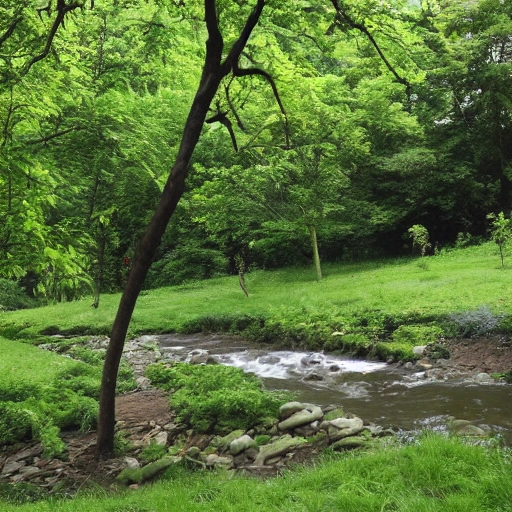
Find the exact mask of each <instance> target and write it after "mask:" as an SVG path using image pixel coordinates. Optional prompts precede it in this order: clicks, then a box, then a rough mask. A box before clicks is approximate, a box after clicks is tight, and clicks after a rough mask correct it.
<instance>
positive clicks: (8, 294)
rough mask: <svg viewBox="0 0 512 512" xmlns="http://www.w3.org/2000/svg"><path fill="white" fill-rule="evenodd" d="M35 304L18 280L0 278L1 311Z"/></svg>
mask: <svg viewBox="0 0 512 512" xmlns="http://www.w3.org/2000/svg"><path fill="white" fill-rule="evenodd" d="M32 305H33V302H32V301H31V300H30V298H29V297H28V296H27V295H26V294H25V293H24V291H23V290H22V289H21V287H20V286H19V285H18V283H17V282H16V281H12V280H11V279H2V278H0V311H13V310H15V309H23V308H28V307H30V306H32Z"/></svg>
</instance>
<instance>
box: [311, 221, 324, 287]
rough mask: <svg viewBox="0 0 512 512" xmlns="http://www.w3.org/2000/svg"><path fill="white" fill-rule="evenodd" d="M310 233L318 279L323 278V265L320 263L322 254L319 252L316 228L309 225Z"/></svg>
mask: <svg viewBox="0 0 512 512" xmlns="http://www.w3.org/2000/svg"><path fill="white" fill-rule="evenodd" d="M308 228H309V235H310V237H311V248H312V249H313V261H314V262H315V270H316V280H317V281H321V280H322V267H321V265H320V255H319V254H318V241H317V239H316V228H315V226H313V225H309V226H308Z"/></svg>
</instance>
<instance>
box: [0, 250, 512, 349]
mask: <svg viewBox="0 0 512 512" xmlns="http://www.w3.org/2000/svg"><path fill="white" fill-rule="evenodd" d="M505 261H506V263H507V260H505ZM324 276H325V277H324V279H323V280H322V281H320V282H317V281H315V278H314V271H313V269H312V268H288V269H283V270H275V271H263V270H257V271H253V272H250V273H248V274H247V275H246V284H247V287H248V290H249V294H250V296H249V297H245V295H244V294H243V293H242V291H241V289H240V287H239V285H238V278H237V277H236V276H232V277H231V276H230V277H222V278H217V279H211V280H208V281H200V282H194V283H190V284H186V285H182V286H176V287H169V288H160V289H156V290H149V291H144V292H142V294H141V296H140V297H139V300H138V302H137V306H136V308H135V311H134V315H133V319H132V322H131V327H130V334H131V335H135V334H140V333H148V332H152V333H156V332H183V331H191V330H201V328H203V329H204V328H205V326H207V322H206V323H205V322H201V319H210V320H212V322H213V324H212V326H211V328H212V330H225V329H223V328H222V325H223V323H222V321H221V320H222V318H227V319H233V318H236V317H239V318H243V317H251V316H252V317H258V318H261V317H262V318H266V319H271V320H273V321H283V322H285V323H288V324H295V325H301V324H311V323H314V322H315V321H316V320H318V319H321V320H323V321H326V322H327V323H328V324H329V325H330V326H331V327H332V328H333V329H335V328H336V326H337V325H339V324H343V322H344V321H345V320H346V319H349V318H352V317H358V316H359V317H360V316H364V314H365V313H367V312H380V313H381V314H387V315H391V316H397V317H403V316H406V317H407V316H412V317H414V318H418V319H420V320H421V319H423V320H425V319H441V318H443V317H445V316H446V315H449V314H451V313H457V312H465V311H472V310H475V309H477V308H479V307H481V306H486V307H488V308H489V309H490V310H491V311H493V312H496V313H500V314H505V315H509V314H510V313H512V294H511V287H510V282H511V278H512V261H511V262H510V265H506V266H505V268H501V263H500V259H499V255H498V252H497V248H496V246H495V244H490V243H489V244H485V245H482V246H478V247H469V248H466V249H460V250H452V251H447V252H442V253H441V254H439V255H438V256H432V257H426V258H421V259H420V258H410V259H395V260H383V261H373V262H365V263H358V264H345V263H339V264H326V265H324ZM119 297H120V296H119V294H113V295H103V296H102V297H101V301H100V306H99V307H98V309H95V308H93V307H91V303H92V298H85V299H83V300H80V301H76V302H69V303H60V304H55V305H50V306H46V307H43V308H36V309H30V310H19V311H14V312H4V313H0V334H1V335H3V336H5V337H7V338H25V339H27V340H31V339H35V338H37V337H39V336H40V335H41V334H42V333H46V334H56V333H59V332H68V333H76V334H94V333H102V334H107V333H108V332H109V329H110V326H111V324H112V322H113V318H114V316H115V312H116V308H117V304H118V302H119ZM215 319H220V321H219V325H218V326H216V325H215ZM198 326H199V327H198ZM276 341H279V340H276Z"/></svg>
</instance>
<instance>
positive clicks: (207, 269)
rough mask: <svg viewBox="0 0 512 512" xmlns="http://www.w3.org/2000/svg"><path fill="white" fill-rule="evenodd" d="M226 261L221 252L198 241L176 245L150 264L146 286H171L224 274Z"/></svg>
mask: <svg viewBox="0 0 512 512" xmlns="http://www.w3.org/2000/svg"><path fill="white" fill-rule="evenodd" d="M228 263H229V262H228V259H227V258H226V256H224V254H222V252H220V251H218V250H216V249H208V248H204V247H201V246H200V245H199V243H198V242H194V243H189V244H187V245H183V246H179V247H177V248H176V249H175V250H174V251H172V253H169V254H167V255H166V256H164V257H163V258H162V259H161V260H159V261H156V262H155V263H154V264H153V265H152V267H151V269H150V270H149V272H148V277H147V279H146V287H147V288H158V287H161V286H173V285H178V284H182V283H184V282H186V281H195V280H200V279H208V278H211V277H215V276H220V275H224V274H226V272H227V268H228Z"/></svg>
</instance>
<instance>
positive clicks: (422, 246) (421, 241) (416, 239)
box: [407, 224, 432, 257]
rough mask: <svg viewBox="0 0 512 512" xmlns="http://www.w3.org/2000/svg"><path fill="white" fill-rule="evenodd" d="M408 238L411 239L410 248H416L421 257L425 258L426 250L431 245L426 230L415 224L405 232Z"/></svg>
mask: <svg viewBox="0 0 512 512" xmlns="http://www.w3.org/2000/svg"><path fill="white" fill-rule="evenodd" d="M407 233H408V235H409V238H412V246H413V247H418V248H419V250H420V252H421V256H422V257H423V256H425V254H426V252H427V249H429V248H430V247H431V246H432V244H431V243H430V242H429V234H428V231H427V228H425V226H422V225H421V224H415V225H414V226H412V227H410V228H409V229H408V230H407Z"/></svg>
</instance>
